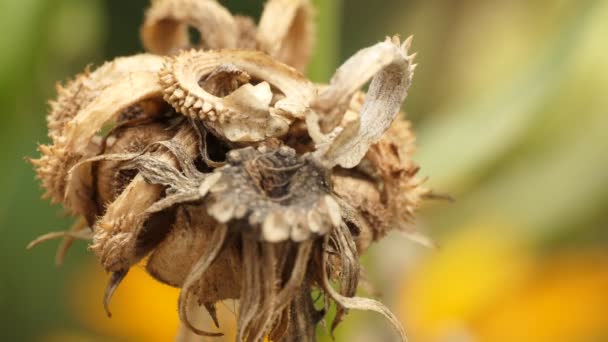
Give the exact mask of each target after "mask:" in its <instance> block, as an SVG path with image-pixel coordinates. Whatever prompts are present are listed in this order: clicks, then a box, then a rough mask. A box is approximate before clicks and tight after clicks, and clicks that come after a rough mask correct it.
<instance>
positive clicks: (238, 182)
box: [32, 0, 429, 341]
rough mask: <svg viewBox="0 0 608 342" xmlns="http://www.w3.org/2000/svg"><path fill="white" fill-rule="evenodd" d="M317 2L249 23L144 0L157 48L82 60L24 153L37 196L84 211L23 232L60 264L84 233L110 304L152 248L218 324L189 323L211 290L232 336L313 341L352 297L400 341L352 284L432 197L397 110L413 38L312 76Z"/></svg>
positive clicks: (183, 4)
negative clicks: (66, 226)
mask: <svg viewBox="0 0 608 342" xmlns="http://www.w3.org/2000/svg"><path fill="white" fill-rule="evenodd" d="M312 13H313V11H312V8H311V5H310V3H309V1H307V0H299V1H298V0H294V1H285V0H270V1H269V2H268V3H267V5H266V8H265V10H264V13H263V14H262V17H261V20H260V23H259V24H258V25H257V26H256V25H255V23H254V22H253V21H252V20H251V19H249V18H244V17H233V16H232V15H231V14H230V13H229V12H228V11H227V10H226V9H225V8H223V7H222V6H221V5H220V4H219V3H217V2H216V1H212V0H155V1H153V2H152V6H151V8H150V9H149V10H148V12H147V15H146V20H145V23H144V24H143V26H142V30H141V36H142V40H143V43H144V46H145V47H146V49H147V50H149V51H150V52H149V53H147V54H140V55H135V56H130V57H121V58H117V59H115V60H114V61H112V62H109V63H106V64H104V65H103V66H101V67H99V68H97V69H96V70H94V71H92V72H90V71H86V72H85V73H84V74H82V75H79V76H77V77H76V78H75V79H74V80H73V81H71V82H69V83H68V84H67V85H66V86H65V87H60V88H59V90H58V99H57V100H56V101H55V102H52V104H51V112H50V114H49V116H48V127H49V136H50V138H51V140H52V142H51V144H49V145H41V146H40V151H41V153H42V156H41V157H40V158H39V159H35V160H32V163H33V164H34V165H35V166H36V169H37V173H38V178H39V179H40V180H41V182H42V186H43V187H44V188H45V189H46V194H45V196H46V197H48V198H50V199H51V200H52V201H53V202H54V203H62V204H63V206H64V207H65V208H66V209H67V210H68V211H69V212H70V213H71V214H73V215H75V216H78V217H82V220H81V221H79V224H77V225H75V227H74V228H73V229H72V230H71V231H69V232H65V233H50V234H47V235H45V236H43V237H41V238H39V239H37V240H36V241H34V242H33V244H32V245H35V244H37V243H39V242H41V241H44V240H47V239H50V238H55V237H63V238H64V243H63V245H62V247H61V248H60V250H59V252H58V261H60V260H61V258H62V257H63V254H64V253H65V251H66V250H67V248H68V247H69V245H70V243H71V242H72V240H73V239H75V238H91V239H92V240H93V243H92V245H91V246H90V248H91V250H93V251H94V252H95V254H97V256H98V257H99V259H100V261H101V263H102V265H103V267H104V268H105V269H106V270H107V271H108V272H111V273H112V276H111V279H110V283H109V285H108V289H107V292H106V296H105V304H106V309H107V306H108V303H109V300H110V297H111V295H112V293H113V292H114V291H115V290H116V288H117V287H118V285H119V284H120V281H121V280H122V279H123V278H124V277H125V276H126V275H127V272H128V271H129V268H130V267H132V266H133V265H135V264H137V263H138V262H140V261H141V260H142V259H143V258H144V257H147V265H146V269H147V271H148V272H149V274H150V275H151V276H152V277H154V278H156V279H158V280H159V281H161V282H164V283H166V284H169V285H171V286H175V287H180V288H181V289H182V291H181V295H180V299H179V314H180V318H181V321H182V323H183V324H184V325H185V326H186V327H187V328H188V329H190V330H191V331H193V332H195V333H197V334H200V335H208V336H217V335H219V334H218V333H212V332H206V331H203V330H200V329H199V328H196V327H195V326H194V325H195V322H191V321H190V320H189V317H188V311H189V310H190V309H189V308H190V307H191V304H192V303H194V305H198V306H202V307H204V308H205V309H206V310H207V311H208V312H209V314H210V315H211V317H212V318H213V319H214V321H215V323H216V324H219V322H217V319H216V315H215V305H216V303H218V302H220V301H222V300H225V299H238V300H239V310H238V314H237V319H238V336H237V339H238V340H246V341H261V340H263V339H264V338H265V337H269V338H270V339H271V340H273V341H312V340H315V327H316V325H317V324H318V323H319V322H320V321H321V320H322V319H323V317H324V314H325V313H326V312H327V310H328V308H329V306H330V305H331V304H332V303H335V305H336V307H337V316H336V318H335V320H334V322H333V324H332V330H333V329H334V328H335V327H336V326H337V324H338V323H339V322H340V321H341V319H342V317H343V315H344V314H345V313H346V311H347V310H348V309H363V310H373V311H377V312H379V313H381V314H383V315H384V316H385V317H386V318H387V319H388V320H389V321H390V322H391V323H392V324H393V326H394V327H395V328H396V330H397V332H398V333H399V335H400V337H401V339H403V340H405V339H406V336H405V332H404V330H403V328H402V327H401V325H400V323H399V322H398V320H397V319H396V318H395V316H394V315H393V314H392V313H391V312H390V311H389V310H388V309H387V308H385V307H384V306H383V305H382V304H381V303H379V302H377V301H375V300H372V299H366V298H359V297H355V292H356V290H357V286H358V283H359V278H360V275H361V266H360V265H359V262H358V256H359V255H360V254H361V253H363V252H364V251H365V249H366V248H367V247H368V246H369V244H370V243H372V242H373V241H376V240H378V239H379V238H381V237H383V236H384V235H385V234H386V233H387V232H388V231H390V230H391V229H397V230H401V231H404V232H406V233H412V234H415V232H408V230H407V229H408V228H407V227H408V225H407V223H408V220H409V219H410V217H411V216H412V214H413V212H414V210H415V208H416V207H417V206H418V203H419V202H420V199H421V198H423V197H424V196H425V195H428V194H429V191H428V190H427V189H425V188H424V187H422V186H421V181H420V180H419V179H418V178H416V173H417V171H418V167H417V165H416V164H415V163H414V162H413V161H412V160H411V158H410V157H411V153H412V151H413V140H414V138H413V134H412V133H411V132H410V130H409V123H407V122H406V121H405V120H404V119H402V117H401V116H400V115H399V110H400V106H401V104H402V102H403V100H404V98H405V96H406V93H407V89H408V87H409V85H410V83H411V80H412V76H413V73H414V69H415V65H414V64H413V59H414V55H408V49H409V48H410V44H411V41H412V40H411V38H408V39H407V40H405V41H404V42H403V43H401V42H400V40H399V39H398V38H387V39H386V40H385V41H384V42H381V43H378V44H376V45H373V46H371V47H368V48H366V49H363V50H361V51H359V52H358V53H357V54H355V55H354V56H353V57H351V58H350V59H349V60H347V61H346V62H345V63H344V64H343V65H342V66H341V67H340V68H339V69H338V70H337V72H336V73H335V75H334V76H333V78H332V79H331V81H330V83H329V84H327V85H316V84H313V83H312V82H310V81H309V80H308V79H307V78H306V77H305V76H303V75H302V74H301V73H300V71H298V70H303V69H304V68H305V67H306V64H307V62H308V58H309V55H310V49H311V46H312V41H313V38H312V37H313V32H314V30H313V24H312ZM189 26H190V27H194V28H195V29H197V30H199V32H200V37H201V39H200V41H198V42H191V41H190V40H189V38H188V37H189V36H188V27H189ZM370 80H371V83H370V85H369V90H368V91H367V93H363V92H362V91H360V89H361V88H362V87H363V86H364V85H365V84H366V83H367V82H369V81H370ZM101 132H103V133H101ZM87 226H88V227H90V228H87ZM336 285H337V287H335V288H334V286H336ZM313 290H317V291H318V293H320V297H319V298H317V299H313V297H312V296H311V293H312V291H313ZM315 300H317V301H320V302H318V303H315ZM108 313H109V312H108Z"/></svg>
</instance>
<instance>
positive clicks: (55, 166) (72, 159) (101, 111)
mask: <svg viewBox="0 0 608 342" xmlns="http://www.w3.org/2000/svg"><path fill="white" fill-rule="evenodd" d="M161 66H162V58H160V57H157V56H151V55H145V54H144V55H136V56H132V57H122V58H117V59H116V60H114V61H113V62H109V63H106V64H104V65H103V66H101V67H100V68H99V69H97V70H95V71H94V72H92V73H88V72H87V73H85V74H84V75H81V76H78V77H77V78H76V79H75V80H74V81H72V82H70V83H69V84H68V85H67V87H66V88H60V89H59V91H58V99H57V101H56V102H53V103H51V113H50V114H49V117H48V125H49V134H50V136H51V138H52V139H53V142H52V144H51V145H40V146H39V150H40V152H41V154H42V155H41V157H40V159H36V160H32V161H31V162H32V163H33V164H34V165H35V166H36V173H37V177H38V178H39V179H40V180H41V183H42V187H43V188H44V189H45V190H46V192H45V194H44V197H45V198H50V199H51V201H52V202H53V203H60V202H64V201H65V203H64V204H65V207H66V208H67V209H69V210H70V211H71V212H73V213H79V214H85V213H87V212H89V211H91V210H93V208H92V207H91V202H90V199H89V198H87V196H89V195H90V190H91V187H92V184H91V178H90V172H89V171H90V170H81V171H82V172H81V173H79V174H74V175H73V176H72V178H73V181H74V182H75V183H76V184H79V186H82V188H81V189H79V190H74V191H70V192H69V193H68V191H66V187H67V186H68V181H67V177H68V171H69V170H70V168H71V167H72V166H73V165H75V164H76V163H77V162H78V161H80V160H81V159H82V158H83V157H86V156H90V155H92V154H96V153H97V152H98V146H95V144H93V143H92V138H93V137H94V136H95V134H96V133H97V131H99V130H100V129H101V128H102V127H103V126H104V125H105V124H106V123H107V122H108V121H111V120H112V119H114V118H116V116H117V115H118V114H119V113H120V112H121V110H123V109H124V108H127V107H128V106H130V105H132V104H134V103H137V102H138V101H141V100H143V99H146V98H151V97H158V96H159V95H160V88H159V86H158V82H157V81H156V80H155V79H154V73H155V72H157V71H158V70H159V69H160V68H161Z"/></svg>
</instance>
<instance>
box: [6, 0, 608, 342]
mask: <svg viewBox="0 0 608 342" xmlns="http://www.w3.org/2000/svg"><path fill="white" fill-rule="evenodd" d="M223 3H224V4H225V5H226V6H227V7H228V8H230V9H231V10H232V11H233V12H234V13H246V14H251V15H254V16H259V13H260V12H261V9H262V1H260V0H231V1H223ZM316 3H317V4H318V5H319V13H318V17H317V19H318V24H319V29H318V32H317V33H318V34H317V50H316V55H315V58H314V62H313V65H312V66H311V68H310V71H309V74H310V76H311V78H312V79H313V80H315V81H326V80H328V79H329V77H330V76H331V73H332V71H333V70H335V68H336V67H337V66H338V65H339V64H340V62H341V61H343V60H345V59H346V58H347V57H348V56H350V55H351V54H352V53H354V52H355V51H357V50H358V49H360V48H363V47H365V46H369V45H371V44H373V43H375V42H377V41H380V40H382V39H383V38H384V36H386V35H392V34H395V33H397V34H401V35H402V36H407V35H409V34H414V35H415V40H414V50H415V51H418V52H419V54H418V57H417V60H418V62H419V68H418V69H417V70H416V77H415V79H414V84H413V87H412V89H411V93H410V95H409V97H408V99H407V100H406V103H405V106H404V109H405V111H406V112H407V116H408V118H409V119H410V120H411V121H412V122H413V127H414V130H415V131H416V133H417V136H418V140H417V141H418V146H419V148H418V151H417V154H416V155H415V159H416V160H417V161H418V162H419V163H420V165H421V168H422V169H421V174H422V175H424V176H428V177H429V179H428V181H427V184H428V185H429V186H431V187H433V188H434V189H435V190H436V191H438V192H442V193H448V194H450V195H452V196H453V197H455V198H456V202H455V203H454V204H447V203H442V202H433V203H426V204H425V205H424V206H423V208H422V210H421V214H420V215H419V217H418V219H417V221H416V222H415V223H414V224H416V225H417V226H418V228H419V229H420V230H421V231H423V232H425V233H426V234H427V235H429V236H431V237H432V238H433V239H434V240H436V241H437V242H438V244H439V246H440V248H439V249H438V250H429V249H425V248H423V247H419V246H417V245H416V244H414V243H412V242H410V241H408V240H407V239H405V238H404V237H401V236H399V235H397V234H394V235H390V236H389V237H388V238H387V239H385V240H384V241H382V242H381V243H379V244H378V245H376V246H374V247H373V248H372V249H371V250H370V251H369V253H368V254H367V255H366V256H365V257H364V263H365V265H366V267H367V272H368V273H369V277H370V278H371V279H372V280H373V282H374V283H376V284H378V290H380V291H381V293H382V298H383V301H385V302H386V303H388V305H389V306H390V307H391V308H392V309H394V310H395V311H396V312H397V314H398V316H399V317H400V318H401V319H402V320H403V322H404V324H405V326H406V330H407V331H408V333H409V335H410V338H411V340H412V341H414V342H417V341H449V342H452V341H455V342H468V341H553V342H555V341H564V342H570V341H575V342H578V341H583V342H586V341H598V342H599V341H608V315H607V314H606V307H608V291H607V290H608V267H607V266H608V253H607V251H606V244H607V242H608V229H607V228H608V227H607V219H608V95H607V94H606V93H607V91H608V1H601V0H593V1H585V0H581V1H574V0H572V1H566V0H537V1H527V0H511V1H499V0H486V1H482V0H462V1H450V0H435V1H428V0H427V1H425V0H407V1H405V0H375V1H373V2H370V1H366V0H348V1H338V0H334V1H331V0H328V1H325V0H318V1H316ZM146 6H147V1H145V0H129V1H120V0H105V1H103V0H2V1H0V51H1V52H0V113H1V115H3V116H2V123H3V124H2V125H1V126H0V163H2V165H1V167H0V175H1V176H0V189H1V191H0V193H1V195H0V232H1V235H0V236H1V237H0V340H2V341H113V340H119V341H164V340H170V338H171V336H172V334H173V329H174V326H175V324H176V313H175V303H176V302H175V299H176V291H174V290H172V289H168V288H165V287H163V286H161V285H158V284H154V283H153V282H152V281H150V280H149V279H147V278H146V277H145V275H143V272H142V271H141V270H138V271H137V272H133V275H132V276H130V277H131V279H127V281H126V282H125V284H124V287H123V288H121V289H119V291H118V292H119V293H118V294H117V296H116V298H115V301H114V302H113V307H114V311H115V315H114V317H113V318H112V319H111V320H108V319H106V318H105V317H104V316H103V311H102V310H103V309H102V306H101V297H102V292H101V291H102V289H103V286H104V281H105V275H104V274H103V272H101V270H100V269H99V267H98V266H97V265H96V263H95V260H94V258H93V257H92V256H91V255H89V254H88V253H87V252H86V245H85V244H84V243H82V242H80V243H77V245H76V246H75V248H73V249H72V250H71V251H70V252H69V254H68V257H67V260H66V263H65V264H64V265H63V266H62V267H60V268H56V267H55V266H54V262H53V256H54V250H55V248H56V243H55V242H49V243H46V244H43V245H42V246H40V247H38V248H36V249H35V250H33V251H30V252H26V251H25V246H26V244H27V243H28V242H29V241H30V240H32V239H33V238H34V237H36V236H38V235H40V234H42V233H45V232H47V231H51V230H63V229H66V228H68V227H69V225H70V224H71V220H70V219H69V218H67V217H64V215H63V214H62V211H61V209H60V208H58V207H52V206H50V205H49V204H48V203H47V202H45V201H42V200H40V195H41V190H40V189H39V187H38V183H37V181H35V180H34V173H33V171H32V167H31V166H30V165H28V164H27V163H26V162H25V160H24V157H25V156H36V155H37V152H36V151H35V148H36V143H37V142H46V141H47V138H46V127H45V114H46V112H47V105H46V102H47V100H48V99H50V98H52V97H54V96H55V94H54V84H55V82H56V81H59V80H66V79H68V78H69V77H71V76H72V75H74V74H76V73H78V72H81V71H82V70H83V69H84V68H85V66H87V65H89V64H92V65H99V64H100V63H101V62H103V61H104V60H108V59H111V58H113V57H116V56H119V55H128V54H133V53H136V52H138V51H141V50H142V48H141V45H140V43H139V38H138V27H139V25H140V24H141V22H142V19H143V9H144V8H145V7H146ZM225 308H226V310H225V311H226V312H225V313H224V315H225V316H228V320H230V317H229V316H230V315H231V313H230V310H232V308H231V307H230V306H229V305H226V306H225ZM230 327H231V325H230V323H228V324H227V325H226V329H230ZM391 337H392V335H391V332H390V329H389V328H388V325H386V323H384V322H383V321H382V320H381V319H379V318H378V317H376V316H375V315H374V314H369V313H358V312H352V313H351V314H350V315H349V317H348V319H347V320H346V321H345V323H344V324H343V325H341V326H340V328H338V331H337V340H338V341H382V340H390V338H391ZM323 338H325V337H323Z"/></svg>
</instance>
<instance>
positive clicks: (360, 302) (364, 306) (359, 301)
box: [321, 236, 407, 342]
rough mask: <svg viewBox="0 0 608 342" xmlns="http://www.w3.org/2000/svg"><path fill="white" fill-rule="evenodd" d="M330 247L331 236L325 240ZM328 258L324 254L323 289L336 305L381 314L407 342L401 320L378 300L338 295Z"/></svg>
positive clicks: (325, 243)
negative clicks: (331, 280)
mask: <svg viewBox="0 0 608 342" xmlns="http://www.w3.org/2000/svg"><path fill="white" fill-rule="evenodd" d="M328 245H329V236H326V237H325V240H324V246H325V247H327V246H328ZM328 257H329V255H328V254H327V253H323V258H322V259H323V261H322V268H323V270H322V272H321V273H322V284H323V289H324V290H325V292H326V293H327V294H328V295H329V296H330V297H331V298H332V299H333V300H334V301H336V303H337V304H338V305H340V306H342V307H344V308H346V309H355V310H370V311H375V312H377V313H379V314H381V315H382V316H384V317H385V318H386V319H387V320H388V321H389V322H390V323H391V324H392V326H393V328H395V330H396V331H397V333H398V334H399V337H400V338H401V340H402V341H404V342H406V341H407V335H406V334H405V330H404V329H403V326H402V325H401V323H400V322H399V319H397V317H395V315H394V314H393V313H392V312H391V311H390V310H389V309H388V308H387V307H386V306H384V305H383V304H382V303H380V302H378V301H376V300H373V299H369V298H362V297H353V296H348V297H347V296H343V295H342V294H340V293H338V291H336V290H335V289H334V288H333V287H332V284H331V282H330V281H329V279H328V274H329V272H328V266H329V264H330V261H329V260H328Z"/></svg>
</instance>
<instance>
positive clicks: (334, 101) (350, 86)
mask: <svg viewBox="0 0 608 342" xmlns="http://www.w3.org/2000/svg"><path fill="white" fill-rule="evenodd" d="M410 44H411V39H407V40H406V41H405V42H404V43H403V44H400V42H399V39H398V38H393V39H392V40H391V39H387V40H386V41H385V42H382V43H378V44H376V45H374V46H372V47H369V48H366V49H363V50H361V51H359V52H357V53H356V54H355V55H354V56H353V57H351V58H350V59H348V60H347V61H346V62H345V63H344V64H343V65H342V66H341V67H340V68H339V69H338V71H336V74H335V75H334V77H333V78H332V80H331V83H330V86H329V87H328V88H327V89H326V90H325V91H324V92H323V93H321V94H320V95H319V97H318V99H317V100H316V102H315V105H314V106H315V108H317V109H318V110H327V111H329V110H330V109H331V108H332V107H333V106H339V105H340V104H341V103H348V102H349V101H350V100H351V97H352V95H354V94H355V93H356V91H357V90H358V89H359V88H360V87H361V86H363V85H364V84H365V83H366V82H367V81H368V80H369V79H370V78H372V77H373V79H372V81H371V84H370V86H369V90H368V92H367V95H366V98H365V102H364V104H363V107H362V109H361V113H360V114H359V116H358V117H352V116H351V117H346V116H345V118H344V119H343V121H345V122H344V123H343V124H342V125H340V126H339V127H337V128H336V129H334V131H333V132H332V133H331V134H330V135H329V138H330V140H329V141H327V142H326V143H323V144H322V145H321V146H319V149H318V150H317V151H316V152H315V154H316V156H317V157H318V158H319V159H320V160H322V161H323V163H324V164H326V165H327V166H328V167H332V166H334V165H340V166H342V167H345V168H352V167H354V166H356V165H357V164H359V162H360V161H361V159H362V158H363V157H364V156H365V154H366V153H367V150H368V148H369V146H370V145H371V144H373V143H375V142H376V141H378V139H380V137H381V136H382V134H383V133H384V132H385V131H386V130H387V129H388V127H389V126H390V124H391V123H392V122H393V120H394V119H395V117H396V116H397V114H398V113H399V108H400V107H401V103H402V102H403V100H404V99H405V96H406V94H407V89H408V87H409V85H410V83H411V80H412V76H413V67H412V61H413V57H414V56H413V55H412V56H408V55H407V49H408V48H409V45H410ZM346 114H349V112H347V113H346ZM346 114H345V115H346Z"/></svg>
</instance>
